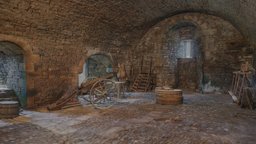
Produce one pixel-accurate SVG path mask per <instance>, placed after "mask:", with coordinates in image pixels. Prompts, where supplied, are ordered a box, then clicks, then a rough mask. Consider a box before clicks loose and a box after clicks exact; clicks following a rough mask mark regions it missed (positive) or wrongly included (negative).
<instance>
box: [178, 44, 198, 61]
mask: <svg viewBox="0 0 256 144" xmlns="http://www.w3.org/2000/svg"><path fill="white" fill-rule="evenodd" d="M193 47H194V41H193V40H192V39H185V40H181V41H180V44H179V48H178V50H177V58H195V52H194V49H193Z"/></svg>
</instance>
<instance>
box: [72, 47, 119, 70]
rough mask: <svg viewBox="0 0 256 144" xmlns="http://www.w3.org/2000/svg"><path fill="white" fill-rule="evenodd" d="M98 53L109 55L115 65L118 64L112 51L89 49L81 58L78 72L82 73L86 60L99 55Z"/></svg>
mask: <svg viewBox="0 0 256 144" xmlns="http://www.w3.org/2000/svg"><path fill="white" fill-rule="evenodd" d="M97 54H100V55H105V56H107V57H108V58H109V59H110V60H111V62H112V64H113V66H116V62H115V61H114V59H113V56H112V54H111V53H108V52H104V51H101V50H89V51H88V52H87V54H86V55H85V56H84V57H83V58H82V59H81V60H80V62H79V64H78V66H77V67H78V71H77V73H81V72H82V71H83V65H84V63H85V62H86V60H87V59H88V58H89V57H90V56H93V55H97Z"/></svg>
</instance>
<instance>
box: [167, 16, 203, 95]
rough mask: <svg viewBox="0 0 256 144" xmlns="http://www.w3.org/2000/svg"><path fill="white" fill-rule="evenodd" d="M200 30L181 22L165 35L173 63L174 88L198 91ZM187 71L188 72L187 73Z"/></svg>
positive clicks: (199, 83)
mask: <svg viewBox="0 0 256 144" xmlns="http://www.w3.org/2000/svg"><path fill="white" fill-rule="evenodd" d="M201 39H202V38H201V32H200V28H198V26H197V25H196V24H194V23H192V22H189V21H181V22H179V23H177V24H176V25H174V26H172V27H171V28H170V30H169V32H168V35H167V42H168V47H169V49H171V51H174V53H170V55H169V58H170V61H173V62H175V67H176V70H175V71H176V73H175V86H174V87H175V88H180V89H187V90H192V91H195V90H198V89H201V82H202V76H201V75H202V73H203V72H202V53H201V49H202V48H201ZM188 71H189V72H188Z"/></svg>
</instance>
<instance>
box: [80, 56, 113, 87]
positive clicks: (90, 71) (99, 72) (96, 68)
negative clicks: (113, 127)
mask: <svg viewBox="0 0 256 144" xmlns="http://www.w3.org/2000/svg"><path fill="white" fill-rule="evenodd" d="M111 72H113V63H112V60H111V58H110V57H109V56H107V55H105V54H94V55H91V56H90V57H88V59H87V60H86V62H85V63H84V65H83V72H82V73H81V74H79V76H78V77H79V80H78V85H79V86H80V85H81V83H82V82H83V81H84V80H85V79H86V78H88V77H101V76H104V75H107V74H108V73H111Z"/></svg>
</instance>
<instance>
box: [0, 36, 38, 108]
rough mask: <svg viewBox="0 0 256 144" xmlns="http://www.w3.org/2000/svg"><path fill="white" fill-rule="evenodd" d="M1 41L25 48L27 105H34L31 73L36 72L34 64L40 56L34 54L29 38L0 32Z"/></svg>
mask: <svg viewBox="0 0 256 144" xmlns="http://www.w3.org/2000/svg"><path fill="white" fill-rule="evenodd" d="M0 42H10V43H14V44H15V45H17V46H18V47H20V48H21V49H22V50H23V52H24V53H23V55H24V61H25V62H24V63H25V73H26V95H27V104H26V106H25V107H33V105H34V100H33V97H32V95H31V93H30V90H31V89H33V88H34V81H33V79H32V77H30V75H33V74H34V73H35V69H34V64H35V63H37V62H38V61H39V56H38V55H35V54H33V52H32V47H31V45H30V44H29V40H27V39H24V38H21V37H17V36H10V35H4V34H0Z"/></svg>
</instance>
